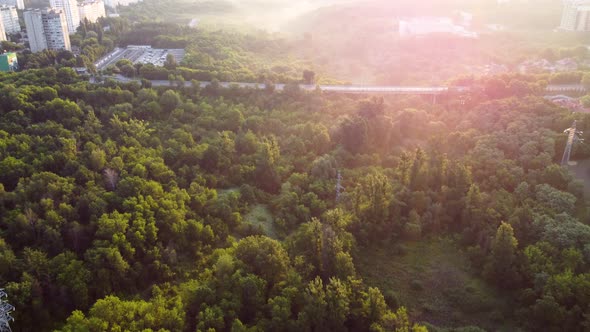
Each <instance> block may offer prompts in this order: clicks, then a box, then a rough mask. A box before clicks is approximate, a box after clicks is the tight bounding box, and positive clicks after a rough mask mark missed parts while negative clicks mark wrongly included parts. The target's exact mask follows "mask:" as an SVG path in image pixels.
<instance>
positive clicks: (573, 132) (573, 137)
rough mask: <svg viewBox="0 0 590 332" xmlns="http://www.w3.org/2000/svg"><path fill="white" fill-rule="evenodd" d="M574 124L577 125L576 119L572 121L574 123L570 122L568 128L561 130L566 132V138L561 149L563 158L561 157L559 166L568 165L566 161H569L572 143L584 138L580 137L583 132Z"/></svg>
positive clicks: (581, 140)
mask: <svg viewBox="0 0 590 332" xmlns="http://www.w3.org/2000/svg"><path fill="white" fill-rule="evenodd" d="M576 126H577V121H574V124H572V126H571V127H570V128H568V129H566V130H564V131H563V132H564V133H567V134H568V138H567V144H566V146H565V150H564V151H563V158H561V166H567V165H568V163H569V161H570V157H571V154H572V148H573V147H574V143H575V142H583V141H584V139H583V138H581V135H582V134H583V132H582V131H579V130H577V129H576Z"/></svg>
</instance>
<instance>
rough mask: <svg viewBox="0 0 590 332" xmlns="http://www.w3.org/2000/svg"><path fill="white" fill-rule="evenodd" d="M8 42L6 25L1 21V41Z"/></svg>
mask: <svg viewBox="0 0 590 332" xmlns="http://www.w3.org/2000/svg"><path fill="white" fill-rule="evenodd" d="M3 40H6V31H5V30H4V23H2V20H0V41H3Z"/></svg>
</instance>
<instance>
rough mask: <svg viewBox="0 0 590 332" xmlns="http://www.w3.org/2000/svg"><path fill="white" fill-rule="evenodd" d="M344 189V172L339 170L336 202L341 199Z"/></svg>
mask: <svg viewBox="0 0 590 332" xmlns="http://www.w3.org/2000/svg"><path fill="white" fill-rule="evenodd" d="M343 190H344V187H343V186H342V173H340V171H338V178H337V180H336V202H339V201H340V198H341V196H342V191H343Z"/></svg>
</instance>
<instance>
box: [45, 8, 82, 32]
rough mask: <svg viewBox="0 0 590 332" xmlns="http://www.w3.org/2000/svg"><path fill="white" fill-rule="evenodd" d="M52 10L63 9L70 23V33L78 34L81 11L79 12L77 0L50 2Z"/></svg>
mask: <svg viewBox="0 0 590 332" xmlns="http://www.w3.org/2000/svg"><path fill="white" fill-rule="evenodd" d="M49 4H50V6H51V8H55V9H61V10H63V12H64V14H65V15H66V21H67V22H68V31H69V33H70V34H74V33H76V30H77V29H78V27H79V26H80V11H79V10H78V1H77V0H49Z"/></svg>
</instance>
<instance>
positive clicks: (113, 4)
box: [104, 0, 143, 8]
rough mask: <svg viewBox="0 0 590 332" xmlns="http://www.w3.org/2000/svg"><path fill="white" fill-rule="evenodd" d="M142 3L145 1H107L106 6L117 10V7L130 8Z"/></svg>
mask: <svg viewBox="0 0 590 332" xmlns="http://www.w3.org/2000/svg"><path fill="white" fill-rule="evenodd" d="M141 1H143V0H105V1H104V4H105V5H107V6H109V7H111V8H115V7H117V6H129V5H130V4H133V3H138V2H141Z"/></svg>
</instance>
